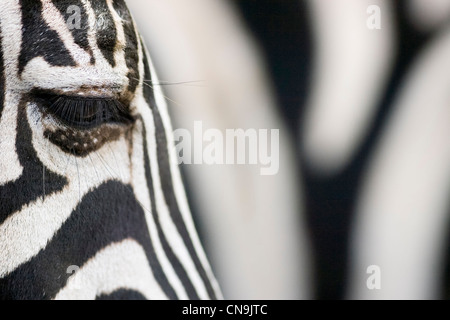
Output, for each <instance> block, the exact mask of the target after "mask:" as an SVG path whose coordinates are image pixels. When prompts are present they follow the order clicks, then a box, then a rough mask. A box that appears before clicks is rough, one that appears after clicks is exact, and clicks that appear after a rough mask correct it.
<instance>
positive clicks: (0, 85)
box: [0, 30, 5, 120]
mask: <svg viewBox="0 0 450 320" xmlns="http://www.w3.org/2000/svg"><path fill="white" fill-rule="evenodd" d="M4 104H5V65H4V61H3V36H2V33H1V30H0V120H2V112H3V105H4Z"/></svg>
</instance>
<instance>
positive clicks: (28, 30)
mask: <svg viewBox="0 0 450 320" xmlns="http://www.w3.org/2000/svg"><path fill="white" fill-rule="evenodd" d="M20 5H21V8H22V26H23V27H22V46H21V50H20V56H19V74H21V73H22V71H23V70H24V68H25V66H26V65H27V63H28V62H29V61H30V60H32V59H33V58H36V57H43V58H44V60H45V61H47V62H48V63H49V64H50V65H53V66H71V67H73V66H76V63H75V61H74V60H73V58H72V56H71V55H70V53H69V51H68V50H67V49H66V47H65V46H64V43H63V42H62V40H61V39H60V38H59V36H58V34H57V33H56V32H55V31H53V30H51V29H49V27H48V26H47V24H46V23H45V21H44V19H43V17H42V4H41V1H36V0H20Z"/></svg>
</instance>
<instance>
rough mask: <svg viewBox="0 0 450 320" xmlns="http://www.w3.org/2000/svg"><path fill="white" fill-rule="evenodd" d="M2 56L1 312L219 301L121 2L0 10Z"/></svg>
mask: <svg viewBox="0 0 450 320" xmlns="http://www.w3.org/2000/svg"><path fill="white" fill-rule="evenodd" d="M0 48H1V50H0V150H1V154H0V298H3V299H67V298H82V299H93V298H105V297H106V298H152V299H164V298H171V299H175V298H216V297H218V295H220V293H219V290H218V287H217V284H216V282H215V280H214V277H213V276H212V273H211V270H210V267H209V265H208V263H207V260H206V257H205V255H204V253H203V250H202V248H201V246H200V242H199V240H198V238H197V235H196V232H195V229H194V226H193V223H192V220H191V217H190V212H189V208H188V206H187V201H186V199H185V196H184V191H183V187H182V184H181V179H180V176H179V172H178V169H177V168H176V155H175V153H174V150H173V148H171V146H170V144H171V142H172V137H171V127H170V120H169V117H168V113H167V109H166V106H165V103H164V98H163V95H162V93H161V92H160V91H159V90H158V89H156V88H153V86H152V85H151V83H152V81H156V75H155V72H154V68H153V66H152V63H151V60H150V59H148V57H147V54H146V53H145V49H144V46H143V43H142V41H141V40H140V36H139V34H138V32H137V30H136V27H135V24H134V22H133V20H132V18H131V15H130V13H129V11H128V9H127V7H126V4H125V3H124V1H122V0H95V1H94V0H6V1H5V0H3V1H2V2H1V3H0ZM74 270H77V272H76V273H75V274H73V271H74Z"/></svg>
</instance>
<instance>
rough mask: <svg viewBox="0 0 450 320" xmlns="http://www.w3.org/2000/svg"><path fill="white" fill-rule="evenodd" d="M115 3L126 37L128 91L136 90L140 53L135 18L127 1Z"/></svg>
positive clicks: (116, 0) (118, 0)
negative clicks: (129, 9)
mask: <svg viewBox="0 0 450 320" xmlns="http://www.w3.org/2000/svg"><path fill="white" fill-rule="evenodd" d="M113 5H114V9H115V10H116V12H117V14H118V15H119V16H120V18H121V19H122V25H123V31H124V34H125V39H126V43H125V61H126V64H127V67H128V74H127V77H128V91H130V92H134V91H135V90H136V88H137V86H138V84H139V68H138V62H139V55H138V39H137V35H136V29H135V28H134V24H133V18H132V17H131V14H130V12H129V11H128V8H127V5H126V4H125V2H124V1H123V0H115V1H114V2H113Z"/></svg>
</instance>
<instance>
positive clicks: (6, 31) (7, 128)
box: [0, 1, 23, 185]
mask: <svg viewBox="0 0 450 320" xmlns="http://www.w3.org/2000/svg"><path fill="white" fill-rule="evenodd" d="M21 19H22V17H21V12H20V6H19V3H18V1H1V2H0V27H1V30H2V48H0V49H1V50H2V51H3V59H4V62H3V63H4V67H5V71H4V72H5V76H6V79H5V104H4V108H3V112H2V115H1V119H0V136H1V137H2V138H1V139H0V150H1V154H2V156H1V157H0V185H1V184H4V183H6V182H8V181H14V180H16V179H18V178H19V177H20V176H21V174H22V171H23V168H22V166H21V165H20V162H19V159H18V155H17V153H16V146H15V143H16V133H17V105H18V103H19V99H20V94H19V90H20V81H19V79H18V78H17V74H18V68H17V58H18V57H19V55H20V47H21V44H22V28H21V27H22V26H21V24H20V23H18V21H21ZM6 137H7V138H6Z"/></svg>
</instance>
